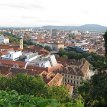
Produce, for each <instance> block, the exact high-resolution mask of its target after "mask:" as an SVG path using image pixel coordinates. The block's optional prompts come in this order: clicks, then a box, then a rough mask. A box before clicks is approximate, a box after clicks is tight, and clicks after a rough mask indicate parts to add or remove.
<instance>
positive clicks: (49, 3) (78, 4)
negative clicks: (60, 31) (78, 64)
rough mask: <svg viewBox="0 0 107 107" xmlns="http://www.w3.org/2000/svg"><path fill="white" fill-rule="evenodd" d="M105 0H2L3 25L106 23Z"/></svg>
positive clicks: (1, 22) (1, 20)
mask: <svg viewBox="0 0 107 107" xmlns="http://www.w3.org/2000/svg"><path fill="white" fill-rule="evenodd" d="M106 3H107V1H106V0H2V1H1V2H0V13H1V15H0V27H41V26H46V25H57V26H75V25H76V26H80V25H84V24H98V25H102V26H107V20H106V19H107V14H106V10H107V7H106Z"/></svg>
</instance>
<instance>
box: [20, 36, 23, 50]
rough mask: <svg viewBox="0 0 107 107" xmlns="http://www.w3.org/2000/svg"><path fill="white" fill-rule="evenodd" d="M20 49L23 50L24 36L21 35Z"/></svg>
mask: <svg viewBox="0 0 107 107" xmlns="http://www.w3.org/2000/svg"><path fill="white" fill-rule="evenodd" d="M20 49H22V50H23V36H20Z"/></svg>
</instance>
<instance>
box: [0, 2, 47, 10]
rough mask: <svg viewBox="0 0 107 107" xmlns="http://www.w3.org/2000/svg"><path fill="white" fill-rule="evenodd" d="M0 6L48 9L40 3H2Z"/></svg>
mask: <svg viewBox="0 0 107 107" xmlns="http://www.w3.org/2000/svg"><path fill="white" fill-rule="evenodd" d="M0 7H1V8H2V7H4V8H6V7H8V8H13V9H14V8H16V9H46V8H45V7H43V6H41V5H38V4H32V3H31V4H27V3H25V4H6V3H5V4H0Z"/></svg>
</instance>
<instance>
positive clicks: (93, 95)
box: [79, 71, 107, 107]
mask: <svg viewBox="0 0 107 107" xmlns="http://www.w3.org/2000/svg"><path fill="white" fill-rule="evenodd" d="M79 93H80V94H81V95H82V97H83V98H84V101H85V106H86V107H88V106H89V107H106V106H107V73H106V71H103V72H102V71H100V72H98V73H97V74H95V75H94V76H93V77H92V78H91V80H89V81H88V82H86V83H84V84H83V85H82V86H81V87H79Z"/></svg>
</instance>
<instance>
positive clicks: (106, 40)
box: [103, 31, 107, 56]
mask: <svg viewBox="0 0 107 107" xmlns="http://www.w3.org/2000/svg"><path fill="white" fill-rule="evenodd" d="M103 37H104V42H105V44H104V46H105V56H107V31H106V32H105V34H104V35H103Z"/></svg>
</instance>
